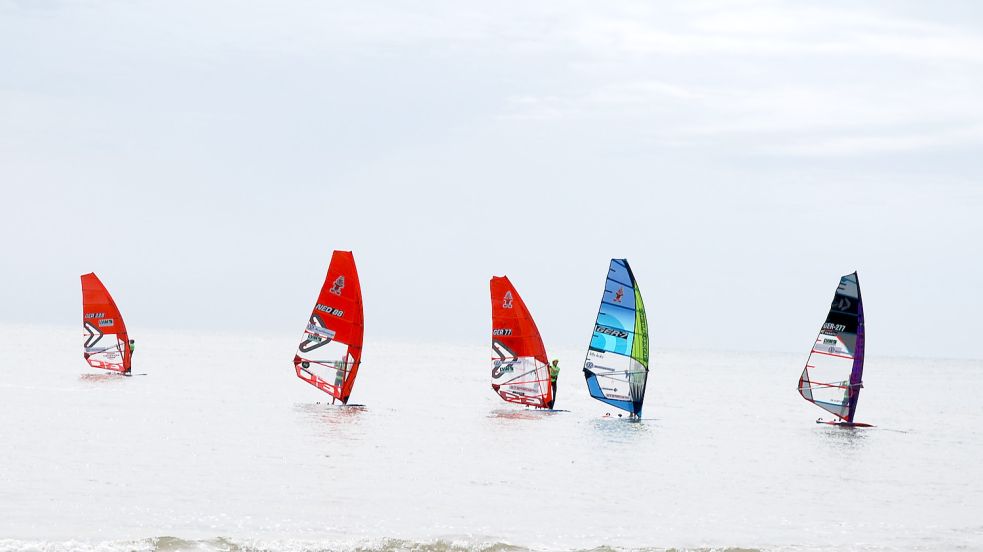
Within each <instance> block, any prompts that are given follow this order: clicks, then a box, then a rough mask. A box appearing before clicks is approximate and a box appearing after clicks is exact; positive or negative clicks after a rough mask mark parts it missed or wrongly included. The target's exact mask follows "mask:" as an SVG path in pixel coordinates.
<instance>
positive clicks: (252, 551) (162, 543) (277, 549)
mask: <svg viewBox="0 0 983 552" xmlns="http://www.w3.org/2000/svg"><path fill="white" fill-rule="evenodd" d="M550 550H552V549H548V548H536V547H532V548H530V547H525V546H521V545H516V544H511V543H508V542H498V541H492V540H489V541H475V540H468V539H460V540H458V539H435V540H430V541H412V540H404V539H393V538H390V539H380V540H374V541H372V540H363V541H353V542H328V541H303V540H289V539H288V540H265V541H264V540H250V539H230V538H225V537H216V538H210V539H197V540H196V539H182V538H179V537H170V536H164V537H153V538H146V539H135V540H119V541H101V542H96V541H80V540H66V541H29V540H13V539H0V552H186V551H187V552H195V551H201V552H527V551H529V552H540V551H542V552H549V551H550ZM627 550H632V551H635V552H761V551H760V550H758V549H755V548H734V547H722V548H659V547H642V548H634V547H633V548H620V547H610V546H600V547H595V548H583V549H579V550H576V551H575V552H623V551H627Z"/></svg>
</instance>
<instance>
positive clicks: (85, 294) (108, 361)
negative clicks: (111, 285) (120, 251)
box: [82, 272, 132, 374]
mask: <svg viewBox="0 0 983 552" xmlns="http://www.w3.org/2000/svg"><path fill="white" fill-rule="evenodd" d="M82 337H83V338H84V341H83V343H82V357H83V358H85V361H86V362H88V363H89V366H91V367H93V368H100V369H103V370H112V371H114V372H120V373H122V374H128V373H130V366H131V362H132V354H131V351H130V347H129V337H128V335H127V333H126V324H125V323H124V322H123V315H121V314H120V312H119V308H118V307H117V306H116V302H115V301H113V297H112V296H111V295H109V290H107V289H106V286H105V285H103V283H102V281H100V280H99V277H98V276H96V275H95V273H92V272H90V273H89V274H83V275H82Z"/></svg>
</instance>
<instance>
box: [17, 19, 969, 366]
mask: <svg viewBox="0 0 983 552" xmlns="http://www.w3.org/2000/svg"><path fill="white" fill-rule="evenodd" d="M415 4H419V5H415ZM981 98H983V4H980V3H978V2H969V1H967V2H895V1H891V2H865V3H857V2H846V1H843V2H837V1H831V2H822V3H819V4H817V5H814V6H812V7H807V6H805V5H804V4H803V3H800V2H770V1H761V2H756V1H731V2H727V1H716V0H715V1H712V2H700V1H692V0H687V1H682V2H675V3H671V2H649V1H640V2H594V1H592V2H587V1H584V2H572V1H566V0H564V1H547V2H529V1H519V0H517V1H498V2H480V3H478V2H464V1H461V0H448V1H431V2H423V3H411V2H398V1H360V2H325V1H313V0H312V1H300V0H290V1H277V2H272V1H271V2H249V1H242V0H235V1H231V0H229V1H208V2H201V1H199V0H167V1H159V2H146V1H133V0H127V1H102V2H86V1H72V2H69V1H65V2H62V1H58V0H48V1H41V0H31V1H26V0H25V1H11V0H0V187H2V195H0V197H2V199H0V202H2V205H3V209H2V210H0V232H2V236H3V238H2V242H0V243H2V246H0V247H2V249H0V269H2V274H3V277H2V279H3V285H2V286H0V305H2V310H0V321H3V322H13V323H19V322H29V323H38V324H72V325H74V324H78V323H79V313H80V310H81V305H80V297H81V293H80V286H79V278H78V277H79V275H80V274H82V273H84V272H89V271H95V272H96V273H97V274H99V276H100V277H101V278H102V279H103V281H104V282H105V283H106V284H107V286H109V288H110V290H111V292H112V293H113V294H114V296H115V297H116V299H117V302H118V303H119V304H120V308H121V310H122V312H123V314H124V317H125V318H126V319H127V324H128V326H130V328H131V331H132V332H133V333H134V335H135V336H137V337H138V336H139V332H140V330H141V329H142V328H145V329H152V328H189V329H204V330H228V331H245V332H250V333H252V332H259V331H264V332H273V333H277V334H283V333H295V334H297V336H298V337H299V336H300V334H301V332H302V330H303V327H304V325H305V323H306V318H307V316H308V314H309V313H310V310H311V308H312V306H313V303H314V299H315V296H316V293H317V291H318V289H319V288H320V286H321V283H322V281H323V278H324V273H325V270H326V268H327V263H328V260H329V259H330V256H331V251H332V250H333V249H351V250H353V251H354V253H355V259H356V262H357V264H358V269H359V272H360V276H361V279H362V286H363V293H364V300H365V312H366V341H367V343H368V342H369V341H370V340H371V339H396V338H406V339H425V340H431V341H453V342H460V343H469V342H473V343H485V342H487V341H488V340H489V339H490V336H489V327H490V307H489V297H488V280H489V278H490V277H491V276H492V275H501V274H507V275H508V276H509V277H510V278H511V279H512V281H513V283H514V284H515V285H516V287H517V288H518V290H519V293H520V294H521V295H522V296H523V298H524V299H525V301H526V303H527V304H528V306H529V308H530V309H531V311H532V313H533V315H534V316H535V317H536V320H537V323H538V324H539V327H540V329H541V330H542V333H543V335H544V338H545V339H546V342H547V348H549V347H550V346H551V345H578V344H582V345H584V346H585V347H586V344H587V341H588V340H589V337H590V331H591V329H592V324H593V320H594V316H595V314H596V310H597V304H598V301H599V299H600V295H601V291H602V287H603V282H604V276H605V272H606V270H607V266H608V260H609V259H610V258H611V257H627V258H628V259H629V262H630V263H631V265H632V267H633V269H634V272H635V274H636V277H637V278H638V280H639V286H640V288H641V290H642V293H643V296H644V299H645V302H646V305H647V307H648V313H649V322H650V326H651V341H652V344H653V347H655V348H706V349H723V350H730V349H738V350H778V351H801V352H802V353H803V355H805V354H806V352H807V351H808V348H809V347H810V346H811V343H812V340H813V338H814V336H815V334H816V332H817V331H818V329H819V326H820V325H821V323H822V321H823V320H824V317H825V315H826V311H827V309H828V305H829V301H830V299H831V298H832V294H833V291H834V289H835V287H836V284H837V282H838V279H839V277H840V275H842V274H845V273H848V272H852V271H854V270H859V272H860V282H861V287H862V289H863V294H864V302H865V310H866V314H867V323H868V353H869V354H879V355H917V356H946V357H949V356H961V357H976V358H979V357H980V356H981V354H980V352H979V339H980V335H981V331H983V327H981V326H983V323H981V322H980V320H981V317H980V314H979V313H980V311H981V310H983V292H981V282H983V257H981V253H983V247H981V245H980V241H981V239H983V222H981V219H983V183H981V177H983V155H981V151H983V99H981ZM288 354H289V353H288Z"/></svg>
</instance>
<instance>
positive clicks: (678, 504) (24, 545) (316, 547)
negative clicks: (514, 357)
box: [0, 325, 983, 552]
mask: <svg viewBox="0 0 983 552" xmlns="http://www.w3.org/2000/svg"><path fill="white" fill-rule="evenodd" d="M0 331H2V332H3V336H4V339H3V342H2V343H0V551H52V552H53V551H127V550H134V551H179V550H204V551H298V552H300V551H327V550H332V551H333V550H339V551H399V550H409V551H421V552H422V551H447V552H451V551H509V552H511V551H524V550H536V551H555V550H579V551H598V552H602V551H604V552H606V551H620V550H652V551H661V550H678V551H683V550H699V551H709V550H727V551H752V550H761V551H771V550H792V551H813V550H822V551H827V550H833V551H836V550H863V551H880V550H919V551H934V550H938V551H957V550H983V430H981V428H983V400H981V396H983V361H980V360H947V359H941V358H940V359H928V358H905V357H884V356H874V355H869V356H868V358H867V362H866V370H865V372H864V380H865V382H864V383H865V389H864V391H863V394H862V395H861V399H860V404H859V408H858V413H857V420H858V421H863V422H867V423H871V424H874V425H875V426H876V427H874V428H870V429H853V430H850V429H841V428H837V427H830V426H826V425H818V424H816V423H814V422H815V420H816V418H817V417H820V416H822V415H823V414H824V413H823V412H822V411H820V410H819V409H818V408H816V407H815V406H813V405H811V404H809V403H807V402H806V401H804V400H803V399H802V398H801V397H800V396H799V394H798V393H797V391H796V384H797V382H798V378H799V374H800V372H801V370H802V366H803V363H804V362H805V358H806V356H807V351H805V350H803V351H802V352H801V353H767V352H758V353H748V352H720V351H714V352H711V351H691V350H662V349H659V348H654V349H653V353H652V358H651V369H652V371H651V373H650V376H649V380H648V381H649V384H648V391H647V395H646V401H645V405H646V406H645V410H644V413H643V419H642V420H641V421H638V422H633V421H629V420H627V419H624V418H618V417H617V416H616V413H615V412H614V411H613V410H612V409H611V408H609V407H606V406H604V405H603V404H601V403H599V402H597V401H594V400H593V399H591V398H590V397H589V396H588V395H587V390H586V385H585V383H584V378H583V375H582V372H581V366H582V363H583V359H584V355H585V352H586V350H585V347H586V344H585V346H584V347H576V348H575V347H570V348H566V349H562V348H561V349H555V350H553V351H551V355H553V356H556V357H557V358H559V359H560V367H561V373H560V378H559V389H558V393H557V402H556V407H557V408H558V409H562V411H559V412H552V413H546V412H538V411H532V410H527V409H525V408H522V407H517V406H513V405H509V404H506V403H504V402H502V401H501V400H500V399H499V398H498V397H497V395H495V394H494V393H493V392H492V390H491V388H490V363H489V357H490V354H489V346H488V345H489V344H488V343H487V342H485V340H481V341H476V342H475V343H473V344H470V345H454V344H441V343H422V342H411V341H405V342H401V341H382V342H375V341H371V340H367V341H366V343H365V349H364V356H363V364H362V368H361V371H360V374H359V378H358V381H357V382H356V383H355V388H354V392H353V394H352V397H351V402H352V403H358V404H361V405H364V406H348V407H339V406H333V405H331V404H330V400H328V401H326V400H325V399H327V398H328V397H327V395H325V394H323V393H321V392H320V391H318V390H317V389H315V388H314V387H312V386H310V385H308V384H306V383H304V382H302V381H301V380H299V379H298V378H297V377H296V376H295V374H294V372H293V366H292V363H291V359H292V358H293V354H294V350H295V348H296V345H297V343H298V342H299V336H297V335H292V334H290V335H287V334H284V335H245V334H237V333H224V334H206V333H193V332H177V331H165V330H156V331H141V332H140V333H139V335H136V337H137V340H138V341H137V346H138V348H137V351H136V354H135V356H134V372H135V373H137V374H139V375H136V376H134V377H122V376H119V375H114V374H108V373H102V372H100V371H98V370H95V369H92V368H89V367H88V366H87V364H86V363H85V362H84V360H83V359H82V351H81V343H82V339H81V330H79V329H76V328H70V327H69V328H51V327H41V326H22V325H6V326H0ZM609 412H610V413H611V414H613V415H612V416H611V417H605V416H604V415H605V414H606V413H609Z"/></svg>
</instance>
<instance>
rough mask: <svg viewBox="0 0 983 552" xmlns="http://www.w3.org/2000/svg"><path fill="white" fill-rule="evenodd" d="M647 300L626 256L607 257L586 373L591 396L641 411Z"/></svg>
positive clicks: (646, 360)
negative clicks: (607, 262)
mask: <svg viewBox="0 0 983 552" xmlns="http://www.w3.org/2000/svg"><path fill="white" fill-rule="evenodd" d="M648 364H649V332H648V321H647V320H646V318H645V305H644V304H643V303H642V294H641V292H640V291H639V290H638V283H637V282H636V281H635V275H634V274H632V271H631V267H630V266H629V265H628V260H627V259H611V266H610V267H609V268H608V276H607V279H606V280H605V282H604V295H603V296H601V306H600V308H599V309H598V311H597V320H596V321H595V323H594V333H593V335H592V336H591V340H590V347H589V348H588V349H587V359H586V360H585V361H584V377H586V378H587V390H588V391H589V392H590V395H591V396H592V397H594V398H595V399H597V400H599V401H601V402H604V403H607V404H610V405H611V406H614V407H616V408H620V409H622V410H625V411H626V412H629V413H630V414H633V415H635V416H638V417H640V416H641V415H642V402H643V401H644V400H645V383H646V381H647V380H648V373H649V368H648Z"/></svg>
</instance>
